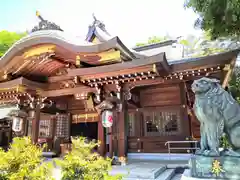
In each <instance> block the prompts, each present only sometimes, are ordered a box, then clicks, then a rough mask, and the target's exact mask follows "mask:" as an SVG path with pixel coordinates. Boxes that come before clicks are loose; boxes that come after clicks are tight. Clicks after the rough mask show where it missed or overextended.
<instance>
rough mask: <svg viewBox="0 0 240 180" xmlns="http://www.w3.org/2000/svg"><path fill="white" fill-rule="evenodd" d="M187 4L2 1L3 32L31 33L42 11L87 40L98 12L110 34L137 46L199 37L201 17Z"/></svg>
mask: <svg viewBox="0 0 240 180" xmlns="http://www.w3.org/2000/svg"><path fill="white" fill-rule="evenodd" d="M183 3H184V0H119V1H116V0H115V1H114V0H6V1H5V0H4V1H1V2H0V30H9V31H24V30H30V29H31V28H32V27H33V26H34V25H37V23H38V19H37V17H36V16H35V12H36V10H38V11H40V14H41V15H42V16H43V18H45V19H47V20H49V21H53V22H55V23H56V24H58V25H60V27H61V28H62V29H64V31H65V32H66V33H69V34H71V35H75V36H80V37H84V36H85V35H86V32H87V29H88V25H89V24H90V23H91V22H92V21H93V19H92V13H94V14H95V15H96V16H97V18H98V19H100V20H102V21H103V22H104V23H105V25H106V28H107V30H108V31H109V32H110V34H112V35H118V36H119V37H120V38H121V39H122V41H123V42H124V43H125V44H126V45H129V46H133V45H135V44H136V43H137V42H142V41H146V40H147V39H148V37H150V36H154V35H156V36H164V35H165V34H169V35H172V36H182V35H183V36H184V35H187V34H198V33H199V31H197V30H195V29H194V28H193V24H194V20H195V19H196V18H197V15H196V14H194V13H193V12H192V11H191V10H185V9H184V8H183Z"/></svg>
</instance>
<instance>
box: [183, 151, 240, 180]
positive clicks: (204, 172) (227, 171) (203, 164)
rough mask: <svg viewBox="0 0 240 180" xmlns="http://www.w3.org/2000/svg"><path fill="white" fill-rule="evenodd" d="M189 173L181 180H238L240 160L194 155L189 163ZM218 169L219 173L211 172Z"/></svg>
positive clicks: (237, 158)
mask: <svg viewBox="0 0 240 180" xmlns="http://www.w3.org/2000/svg"><path fill="white" fill-rule="evenodd" d="M189 166H190V171H187V170H186V171H185V175H183V177H182V179H184V178H185V180H186V179H189V180H190V179H198V178H202V179H203V178H205V179H238V180H239V179H240V158H239V157H230V156H220V157H207V156H202V155H195V156H193V157H191V159H190V161H189ZM213 167H215V170H216V169H218V172H219V173H216V171H215V173H214V172H213Z"/></svg>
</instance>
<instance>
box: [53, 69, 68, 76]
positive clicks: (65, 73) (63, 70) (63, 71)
mask: <svg viewBox="0 0 240 180" xmlns="http://www.w3.org/2000/svg"><path fill="white" fill-rule="evenodd" d="M67 73H68V72H67V68H61V69H58V70H57V72H56V74H55V75H56V76H62V75H67Z"/></svg>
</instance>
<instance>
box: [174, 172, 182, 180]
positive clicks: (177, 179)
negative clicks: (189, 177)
mask: <svg viewBox="0 0 240 180" xmlns="http://www.w3.org/2000/svg"><path fill="white" fill-rule="evenodd" d="M181 178H182V174H180V173H178V174H175V175H174V176H173V177H172V179H171V180H181Z"/></svg>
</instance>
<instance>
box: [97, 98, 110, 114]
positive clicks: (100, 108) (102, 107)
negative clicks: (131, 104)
mask: <svg viewBox="0 0 240 180" xmlns="http://www.w3.org/2000/svg"><path fill="white" fill-rule="evenodd" d="M95 108H96V110H97V112H98V114H101V113H102V112H103V111H104V110H111V109H113V108H114V104H113V103H111V102H110V101H107V100H104V101H102V102H101V103H100V104H99V105H97V106H95Z"/></svg>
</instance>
